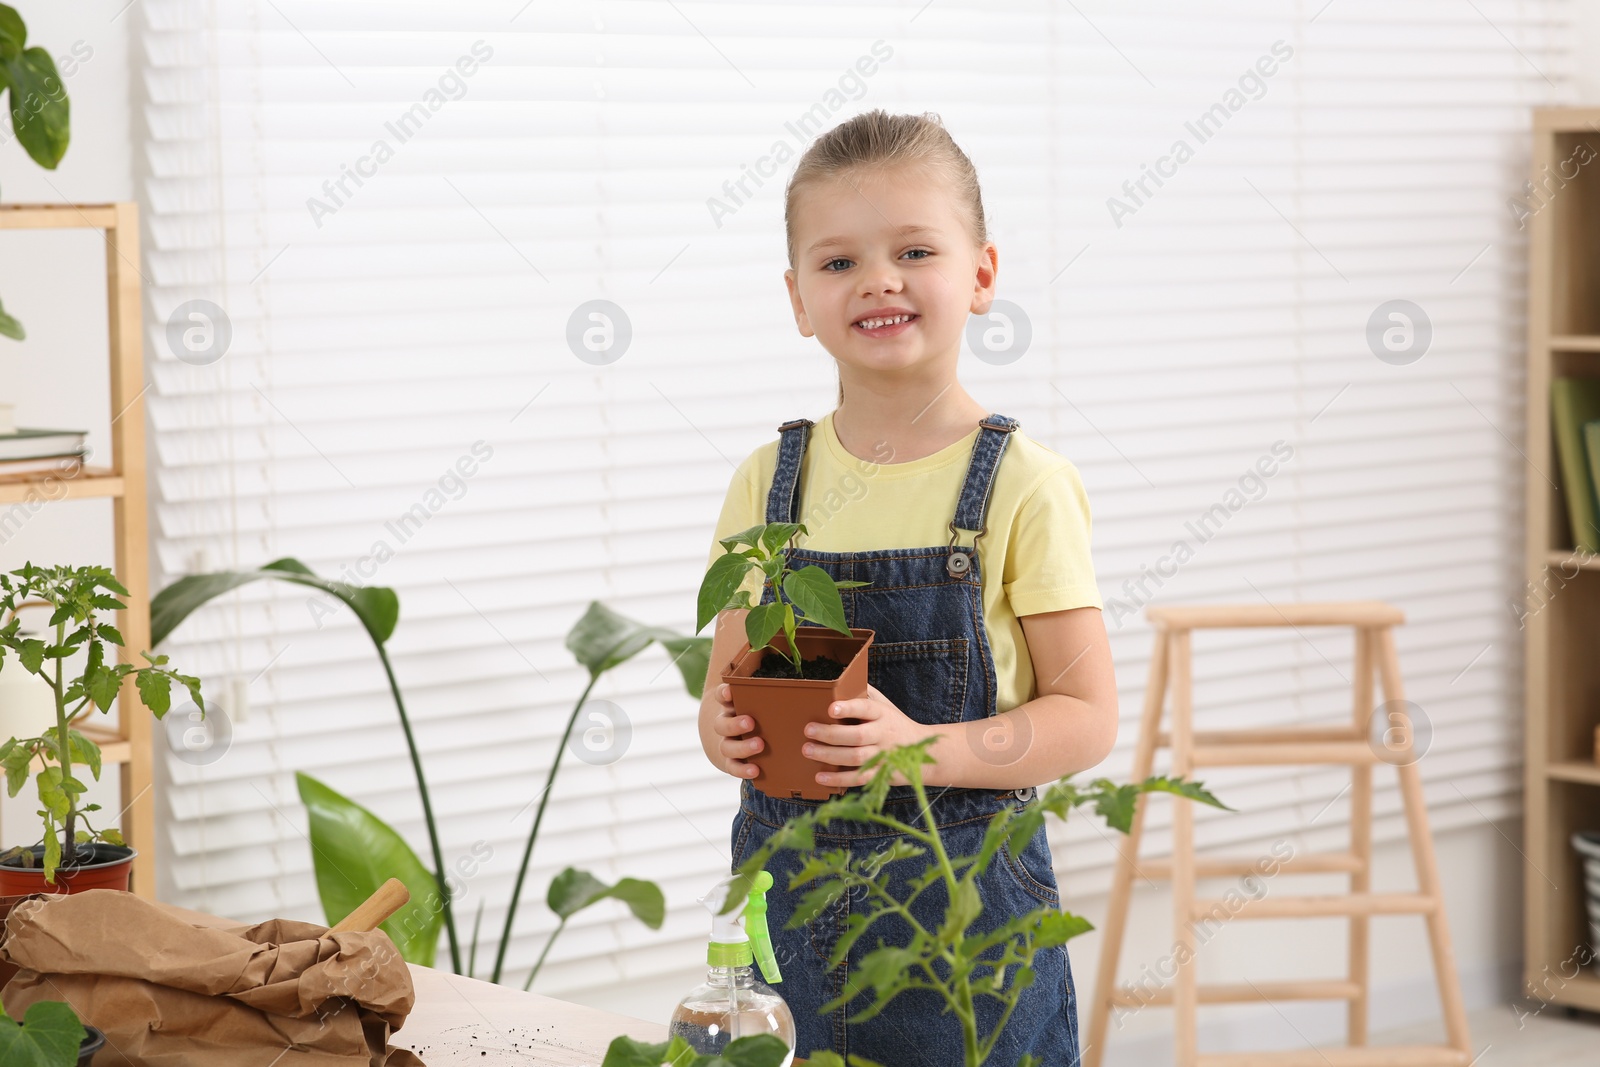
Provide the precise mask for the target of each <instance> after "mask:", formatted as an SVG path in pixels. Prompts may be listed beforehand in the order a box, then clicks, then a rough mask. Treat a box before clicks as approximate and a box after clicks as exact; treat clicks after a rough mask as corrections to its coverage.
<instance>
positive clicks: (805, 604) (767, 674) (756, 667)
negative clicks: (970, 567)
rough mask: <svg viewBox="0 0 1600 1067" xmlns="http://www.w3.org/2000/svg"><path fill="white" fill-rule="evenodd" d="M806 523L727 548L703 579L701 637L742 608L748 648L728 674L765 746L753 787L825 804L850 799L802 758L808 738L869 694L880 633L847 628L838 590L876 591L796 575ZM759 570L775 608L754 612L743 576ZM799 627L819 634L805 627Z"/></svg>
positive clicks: (810, 569)
mask: <svg viewBox="0 0 1600 1067" xmlns="http://www.w3.org/2000/svg"><path fill="white" fill-rule="evenodd" d="M797 532H798V533H805V532H806V528H805V525H804V524H803V523H797V522H773V523H763V524H762V525H760V526H752V527H750V528H749V529H748V530H744V531H742V532H740V533H736V534H734V535H733V536H732V537H727V538H723V539H722V540H721V541H720V542H719V543H720V544H721V545H722V547H723V548H724V549H726V554H725V555H723V556H721V557H719V558H718V559H717V560H715V561H714V562H713V563H712V564H711V566H710V568H708V569H707V570H706V576H705V578H704V579H703V580H702V581H701V583H700V594H699V603H698V611H697V613H696V617H695V633H699V632H700V631H701V630H703V629H705V627H706V624H707V623H709V622H710V621H711V620H712V619H714V618H716V616H717V614H718V613H719V612H721V611H724V610H726V609H728V608H745V609H748V614H746V615H745V619H744V631H745V637H746V638H747V639H748V644H747V645H746V647H744V648H742V649H740V650H739V652H738V654H737V655H735V656H734V658H733V661H732V662H731V663H729V664H728V665H727V667H726V668H725V669H724V670H723V671H722V672H721V678H722V681H723V682H724V683H726V684H727V686H728V689H729V692H730V694H731V695H730V699H731V701H732V703H733V706H734V708H735V709H736V710H737V711H738V712H739V714H741V715H748V716H749V717H750V719H751V721H753V722H754V723H755V727H754V729H753V730H752V731H751V734H749V735H745V736H751V735H754V736H758V737H760V738H761V739H762V740H763V741H764V742H765V744H763V745H762V748H761V751H760V752H757V753H755V754H753V755H751V756H750V757H748V759H749V762H751V763H753V764H754V765H755V766H756V768H757V772H756V776H755V777H754V778H752V779H750V782H751V784H753V785H754V786H755V787H756V788H757V789H759V790H761V791H762V792H763V793H766V794H768V795H769V796H777V797H802V798H804V799H807V800H824V799H826V798H828V797H832V796H837V795H838V794H840V793H842V792H844V791H845V790H844V788H843V787H840V786H823V785H818V784H817V772H818V771H837V770H840V769H841V768H839V767H837V766H835V765H834V764H831V763H824V762H821V761H819V760H814V759H810V758H809V757H807V756H804V755H802V754H801V753H802V749H803V746H804V745H805V740H806V738H805V728H806V724H807V723H811V722H843V723H850V724H854V723H856V722H859V721H860V720H858V719H838V720H834V719H831V718H830V717H829V715H828V707H829V705H831V704H833V703H834V702H836V701H841V700H852V699H854V698H856V697H860V696H864V695H865V694H866V692H867V663H868V656H869V649H870V648H871V646H872V639H873V637H874V635H875V631H873V630H869V629H860V628H855V629H852V628H851V627H850V626H848V625H846V622H845V616H844V600H843V598H842V597H841V596H840V595H839V590H841V589H850V588H854V587H857V586H863V585H870V584H871V583H870V582H852V581H847V582H836V581H834V580H833V578H832V577H831V576H830V575H829V574H828V572H827V571H825V570H823V569H822V568H821V567H818V566H814V565H813V566H806V567H801V568H800V569H799V570H791V569H790V568H789V565H788V559H787V558H786V556H785V555H784V552H783V546H784V545H785V544H786V543H787V542H788V540H789V539H790V538H791V537H793V536H794V535H795V534H796V533H797ZM752 570H760V572H761V574H762V581H763V584H764V585H765V586H766V587H767V588H768V589H769V590H771V592H772V599H771V600H770V601H768V602H767V603H763V604H751V603H750V591H749V590H748V589H743V588H741V586H743V585H744V582H745V578H746V576H747V575H748V574H749V573H750V572H751V571H752ZM799 623H810V624H812V625H809V626H804V627H801V626H799V625H798V624H799Z"/></svg>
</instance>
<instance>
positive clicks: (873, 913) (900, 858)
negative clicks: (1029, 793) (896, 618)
mask: <svg viewBox="0 0 1600 1067" xmlns="http://www.w3.org/2000/svg"><path fill="white" fill-rule="evenodd" d="M934 741H935V739H934V738H925V739H923V740H921V741H918V742H916V743H914V744H910V745H903V746H901V747H899V748H895V749H892V750H890V751H888V752H881V753H879V754H877V755H875V756H873V757H872V758H871V759H869V760H867V762H866V763H864V764H862V768H863V769H875V773H874V774H873V776H872V780H871V781H870V782H868V783H867V785H866V786H865V787H864V788H863V789H861V790H859V791H858V792H855V793H851V794H848V795H846V796H842V797H835V798H834V799H832V800H829V801H828V802H827V803H825V804H821V805H818V806H817V807H815V808H813V809H811V810H809V811H806V812H804V813H802V814H800V815H797V816H796V817H795V818H793V819H790V820H789V821H788V822H787V823H785V824H784V825H783V827H782V828H781V829H779V830H778V831H777V832H776V833H774V834H773V835H772V836H771V837H769V838H768V839H767V840H766V841H764V842H762V844H761V845H760V846H759V847H758V848H757V849H756V850H755V851H754V852H752V853H751V855H750V857H749V858H748V859H747V860H745V862H744V863H743V864H741V865H740V867H739V869H738V871H737V872H736V873H737V874H738V876H739V877H737V878H735V879H734V880H733V882H732V883H731V885H730V887H729V889H728V894H727V898H726V901H727V902H726V903H725V904H724V907H723V911H724V912H728V911H732V910H733V909H734V908H736V907H738V906H739V903H740V902H741V901H743V900H744V899H745V898H746V896H747V894H748V892H749V886H750V884H751V883H752V882H753V880H754V879H755V877H756V875H757V874H758V873H760V872H761V871H762V870H763V868H764V867H765V866H766V864H767V862H768V860H769V859H770V858H771V857H772V856H773V855H774V854H775V853H777V852H779V851H780V850H784V849H788V850H791V851H797V852H802V853H804V854H805V855H806V857H807V861H806V863H805V864H804V866H803V867H802V869H801V870H800V871H798V872H797V873H796V874H795V875H794V876H793V877H792V878H791V879H790V885H789V887H788V888H789V889H791V890H792V889H797V888H799V887H801V886H804V885H807V884H808V883H809V884H811V885H812V888H811V889H810V891H809V892H808V893H807V895H806V897H805V900H804V903H803V904H802V905H801V906H800V907H798V908H796V909H795V912H794V914H792V915H791V916H790V917H789V920H788V922H787V923H785V927H784V928H785V929H796V928H798V927H800V926H803V925H804V924H805V923H806V922H807V921H808V920H809V919H810V918H812V917H813V916H815V915H816V914H817V913H818V912H819V911H821V910H823V909H826V908H827V907H828V906H829V905H830V904H832V903H833V902H834V901H836V900H838V899H839V898H840V897H841V896H843V895H844V894H846V893H849V894H851V900H852V901H854V900H855V899H857V898H858V897H862V898H864V900H865V902H866V903H865V906H864V908H863V910H862V911H860V912H857V911H856V905H855V904H854V903H852V905H851V911H852V914H851V916H850V924H849V929H848V930H847V931H846V932H845V933H843V934H842V935H841V936H840V937H839V939H838V941H837V943H836V944H835V946H834V948H833V951H832V953H831V954H830V958H829V959H828V961H827V964H826V966H828V967H830V968H831V967H835V966H838V965H839V964H840V963H841V962H843V961H844V959H845V958H846V956H847V955H848V953H849V951H850V949H851V946H853V945H854V944H855V943H856V942H857V941H858V940H860V939H861V938H863V937H866V936H868V934H869V932H870V931H871V930H872V928H873V926H874V925H876V924H877V923H878V920H880V919H882V918H884V917H886V916H898V917H900V918H903V919H905V920H906V921H908V922H912V923H913V925H914V936H913V938H912V941H911V944H910V945H909V946H908V947H902V946H899V945H884V944H881V943H880V944H879V946H878V947H877V948H876V949H874V950H872V951H871V952H869V953H867V954H866V955H865V957H863V959H862V962H861V965H860V966H859V967H857V968H855V969H854V970H853V971H852V973H851V974H850V976H849V978H848V980H847V981H846V982H845V988H846V989H847V990H849V992H848V993H846V994H845V995H843V996H840V997H838V998H836V999H835V1000H833V1001H830V1002H829V1003H827V1004H824V1005H822V1010H824V1011H832V1010H834V1009H835V1008H839V1007H842V1006H844V1005H847V1004H849V1003H851V1002H852V1001H855V1000H857V998H862V997H865V996H866V995H867V994H868V993H869V992H871V993H872V994H873V996H872V998H871V1001H872V1002H871V1003H869V1004H867V1005H866V1006H865V1007H863V1008H861V1009H860V1010H859V1011H857V1012H856V1013H855V1014H853V1015H851V1016H850V1017H849V1021H851V1022H856V1021H861V1020H865V1019H868V1018H870V1017H872V1016H873V1015H876V1014H878V1012H880V1011H882V1010H883V1008H884V1007H885V1006H886V1005H887V1004H888V1003H889V1001H891V1000H893V999H894V998H895V997H896V996H898V995H900V994H901V993H903V992H905V991H907V990H909V989H913V988H921V989H933V990H936V991H938V992H939V993H940V994H941V995H942V997H943V999H944V1001H945V1003H946V1004H947V1005H948V1006H949V1010H950V1011H951V1012H953V1013H954V1014H955V1016H956V1018H957V1019H958V1020H960V1023H961V1030H962V1063H964V1064H965V1065H966V1067H980V1065H981V1064H984V1063H986V1062H987V1061H988V1059H989V1057H990V1054H991V1052H992V1050H993V1049H994V1046H995V1044H996V1042H997V1040H998V1038H999V1036H1000V1034H1001V1033H1002V1032H1003V1031H1004V1030H1005V1026H1006V1021H1007V1020H1009V1019H1010V1017H1011V1009H1012V1008H1014V1007H1015V1006H1016V1003H1017V1001H1018V1000H1019V999H1020V997H1021V995H1022V991H1023V990H1024V989H1026V988H1027V987H1028V986H1029V984H1030V983H1031V982H1032V980H1033V969H1032V964H1033V960H1034V957H1035V956H1036V955H1038V954H1039V953H1040V952H1044V951H1047V950H1049V949H1053V948H1055V947H1056V946H1057V945H1062V944H1065V943H1066V942H1067V941H1069V940H1071V939H1072V938H1074V937H1077V936H1078V935H1079V934H1082V933H1085V932H1086V931H1088V930H1090V929H1092V927H1091V926H1090V924H1089V922H1088V920H1086V919H1084V918H1082V917H1080V916H1077V915H1073V914H1071V913H1069V912H1064V911H1061V910H1060V909H1058V908H1054V907H1050V906H1049V905H1044V906H1041V907H1038V908H1035V909H1034V910H1032V911H1030V912H1028V913H1027V914H1025V915H1020V916H1016V917H1013V918H1011V919H1010V920H1008V921H1007V922H1005V923H1004V924H1003V925H1001V926H1000V927H999V928H997V929H995V930H992V931H989V932H987V933H982V934H976V933H973V932H971V928H972V926H973V923H974V922H975V921H976V920H977V919H978V917H979V915H981V914H982V910H983V900H982V898H981V894H980V892H979V889H978V885H977V878H978V877H979V875H981V874H982V873H983V872H984V871H985V870H986V869H987V868H988V867H989V864H990V863H991V862H992V861H994V860H995V858H996V856H997V855H998V853H999V851H1000V849H1002V848H1004V849H1007V850H1008V851H1009V852H1012V853H1015V851H1016V850H1017V849H1018V848H1021V847H1022V846H1024V845H1026V844H1027V842H1028V841H1029V840H1030V839H1031V838H1032V837H1033V835H1034V833H1035V832H1036V831H1037V830H1038V828H1039V826H1040V824H1041V823H1042V822H1043V820H1044V817H1045V814H1046V813H1050V814H1053V815H1056V816H1058V817H1060V818H1062V819H1065V818H1066V817H1067V816H1068V814H1069V813H1070V812H1071V811H1072V810H1073V809H1075V808H1079V807H1082V806H1084V805H1086V804H1087V805H1092V806H1093V808H1094V811H1095V812H1096V814H1098V815H1100V816H1101V817H1102V818H1104V819H1105V821H1106V824H1107V825H1108V826H1110V827H1111V828H1112V829H1115V830H1119V831H1121V832H1122V833H1127V832H1128V828H1129V827H1130V826H1131V825H1132V823H1133V815H1134V809H1135V805H1136V804H1137V803H1138V799H1139V797H1140V795H1141V794H1144V793H1152V792H1163V793H1172V794H1175V795H1177V796H1180V797H1187V798H1188V799H1190V800H1196V801H1199V802H1201V803H1203V804H1209V805H1211V806H1213V807H1218V808H1226V807H1227V805H1225V804H1223V803H1222V802H1221V801H1219V800H1217V798H1216V797H1214V796H1212V795H1211V794H1210V793H1209V792H1207V791H1206V789H1205V787H1204V786H1203V785H1202V784H1201V783H1199V782H1186V781H1183V780H1182V779H1174V778H1167V777H1164V776H1158V777H1152V778H1147V779H1145V781H1143V782H1139V783H1136V784H1124V785H1118V784H1117V783H1115V782H1112V781H1111V780H1110V779H1107V778H1097V779H1095V780H1094V781H1092V782H1090V783H1089V785H1088V787H1087V788H1080V787H1078V786H1077V785H1075V784H1073V783H1072V781H1071V780H1070V779H1071V776H1070V775H1069V776H1068V777H1066V778H1062V779H1061V780H1060V781H1058V782H1056V783H1055V784H1054V785H1052V786H1050V787H1049V789H1047V790H1046V791H1045V792H1044V793H1042V794H1041V795H1040V798H1039V800H1038V802H1037V803H1033V804H1029V805H1027V806H1026V807H1024V808H1021V809H1016V808H1012V807H1010V806H1007V807H1004V808H1002V809H1001V810H1000V811H999V812H997V813H996V814H995V815H994V816H993V817H992V818H991V819H990V821H989V824H988V826H987V827H986V829H985V833H984V839H983V844H982V846H981V847H980V849H979V851H978V854H977V855H975V856H949V855H947V854H946V851H945V848H944V844H943V841H942V838H941V835H940V833H939V830H938V827H937V826H936V825H935V823H934V821H933V819H932V818H931V817H930V804H929V800H928V794H927V791H926V789H925V787H924V786H923V783H922V765H923V764H925V763H932V762H934V760H933V757H932V756H930V755H928V752H927V748H928V746H929V745H931V744H933V743H934ZM895 772H899V773H900V774H901V775H902V776H903V777H904V779H905V781H906V782H907V783H908V784H909V785H910V786H911V788H912V789H913V790H914V791H915V793H916V797H917V802H918V808H919V811H920V819H919V821H920V823H921V825H920V826H918V825H912V824H910V823H906V822H902V821H901V820H900V819H898V818H896V817H895V816H893V815H888V814H885V813H884V810H883V805H884V800H885V798H886V797H887V795H888V792H889V784H890V780H891V778H892V777H893V775H894V774H895ZM834 821H846V822H856V821H861V822H874V823H878V824H879V825H882V826H885V827H887V828H889V829H891V830H894V831H895V833H894V834H892V835H889V836H888V837H887V838H886V840H888V842H889V843H888V844H887V845H886V846H885V847H884V848H883V849H882V850H881V851H879V852H876V853H873V854H870V855H862V856H856V855H853V854H852V853H851V851H850V850H849V849H842V848H841V849H832V850H827V851H820V850H818V849H817V848H816V846H815V841H816V833H817V831H818V829H819V828H824V827H826V826H827V825H828V824H829V823H831V822H834ZM919 856H931V857H932V859H931V860H930V861H928V862H927V863H926V864H925V865H924V868H923V871H924V873H922V874H920V875H919V876H918V877H916V878H912V879H908V880H907V884H908V885H915V886H918V887H919V888H915V889H912V890H911V896H915V895H917V894H919V893H922V892H924V891H926V890H927V888H928V887H929V886H932V885H942V886H943V887H944V890H945V895H944V899H945V900H946V901H947V903H946V906H945V917H944V921H943V922H941V923H940V924H939V925H938V927H937V928H933V929H930V928H925V927H924V926H923V925H922V924H920V923H916V922H915V920H914V919H913V918H912V916H911V913H910V911H909V909H907V907H906V904H907V903H909V900H910V897H909V896H908V897H907V898H906V899H904V900H901V899H897V898H896V897H895V896H894V895H893V894H892V893H890V892H889V891H888V889H887V885H888V884H889V880H888V878H887V876H886V875H885V874H884V873H883V872H884V869H885V868H886V867H887V866H889V865H890V864H896V863H905V862H908V861H914V860H915V859H916V857H919ZM1008 977H1009V979H1010V981H1009V982H1007V978H1008ZM984 997H992V998H995V999H997V1000H998V1001H999V1002H1000V1004H1001V1007H1002V1010H1001V1014H1000V1016H999V1018H1000V1023H999V1025H998V1026H996V1027H995V1028H994V1029H993V1030H992V1031H991V1032H989V1033H987V1034H985V1033H981V1032H980V1031H979V1029H978V1020H977V1014H978V1013H977V1009H976V1005H977V1002H978V1001H979V1000H980V999H982V998H984ZM762 1036H763V1038H765V1037H766V1035H762ZM678 1040H681V1038H680V1039H678ZM745 1040H751V1041H753V1040H755V1039H745ZM772 1040H776V1039H772ZM779 1044H780V1045H781V1042H779ZM732 1050H733V1045H732V1044H730V1045H729V1047H728V1049H727V1050H725V1051H724V1053H723V1056H724V1057H725V1060H724V1061H723V1062H728V1063H738V1064H741V1065H745V1064H749V1065H750V1067H779V1065H780V1064H782V1062H783V1057H784V1056H786V1055H787V1054H788V1053H787V1050H784V1049H781V1048H780V1049H779V1050H778V1053H777V1058H769V1057H770V1055H771V1052H770V1046H762V1047H760V1048H759V1049H758V1048H756V1047H755V1046H752V1047H751V1049H750V1053H751V1055H750V1056H749V1058H747V1059H737V1060H735V1059H734V1058H733V1057H731V1056H729V1053H730V1052H732ZM670 1051H671V1049H669V1047H668V1046H667V1045H646V1044H643V1043H641V1042H637V1041H634V1040H633V1039H631V1038H627V1037H619V1038H617V1039H616V1040H614V1041H613V1042H612V1043H611V1048H610V1051H608V1053H607V1055H606V1059H605V1060H604V1062H603V1063H602V1065H601V1067H635V1065H644V1064H650V1065H652V1067H653V1065H655V1064H659V1063H662V1062H670V1063H672V1064H674V1065H676V1064H678V1063H679V1062H680V1061H679V1060H677V1059H672V1058H671V1057H670V1055H668V1053H669V1052H670ZM796 1051H806V1052H807V1055H808V1057H809V1058H808V1059H806V1060H798V1059H797V1060H795V1061H794V1062H795V1063H796V1064H799V1063H806V1064H808V1065H809V1067H879V1065H877V1064H874V1063H872V1062H871V1061H869V1060H867V1059H864V1058H863V1057H860V1056H856V1055H851V1056H850V1057H849V1059H848V1061H846V1060H845V1059H843V1058H841V1057H840V1056H839V1055H838V1054H837V1053H834V1052H830V1051H826V1050H823V1051H815V1050H796ZM757 1053H759V1055H757ZM651 1056H655V1057H656V1058H654V1059H651V1058H650V1057H651ZM682 1062H683V1063H685V1064H691V1063H692V1064H703V1063H709V1064H717V1063H718V1062H719V1061H717V1060H706V1061H702V1060H698V1059H694V1058H693V1056H692V1053H691V1054H689V1055H686V1056H685V1057H684V1059H683V1060H682ZM995 1067H1013V1065H1012V1064H1004V1065H999V1064H996V1065H995ZM1015 1067H1040V1065H1039V1061H1038V1060H1037V1059H1036V1058H1034V1057H1031V1056H1028V1057H1024V1059H1023V1061H1022V1062H1021V1063H1020V1064H1018V1065H1015Z"/></svg>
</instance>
